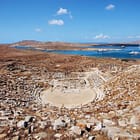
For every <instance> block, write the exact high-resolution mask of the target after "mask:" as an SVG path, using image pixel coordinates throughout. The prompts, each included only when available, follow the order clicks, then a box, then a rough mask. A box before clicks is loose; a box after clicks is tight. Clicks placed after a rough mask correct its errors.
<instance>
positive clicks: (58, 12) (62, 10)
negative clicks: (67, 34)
mask: <svg viewBox="0 0 140 140" xmlns="http://www.w3.org/2000/svg"><path fill="white" fill-rule="evenodd" d="M64 14H68V10H67V9H65V8H60V9H59V10H58V11H57V15H64Z"/></svg>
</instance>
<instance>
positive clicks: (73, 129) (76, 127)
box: [70, 126, 81, 135]
mask: <svg viewBox="0 0 140 140" xmlns="http://www.w3.org/2000/svg"><path fill="white" fill-rule="evenodd" d="M70 130H71V131H72V132H73V133H74V134H77V135H81V129H80V127H78V126H72V127H71V128H70Z"/></svg>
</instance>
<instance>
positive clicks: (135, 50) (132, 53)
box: [15, 45, 140, 59]
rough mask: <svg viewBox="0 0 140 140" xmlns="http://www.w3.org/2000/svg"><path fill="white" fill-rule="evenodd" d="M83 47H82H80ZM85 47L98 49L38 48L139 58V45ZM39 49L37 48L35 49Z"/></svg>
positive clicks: (83, 54)
mask: <svg viewBox="0 0 140 140" xmlns="http://www.w3.org/2000/svg"><path fill="white" fill-rule="evenodd" d="M15 48H17V49H33V50H36V49H34V48H33V47H27V46H26V47H25V46H15ZM82 48H83V47H82ZM85 48H98V49H99V50H47V49H46V50H40V51H43V52H47V53H56V54H66V55H80V56H89V57H102V58H121V59H140V46H136V45H134V46H130V45H129V46H111V45H109V46H106V45H102V46H85ZM37 50H39V49H37Z"/></svg>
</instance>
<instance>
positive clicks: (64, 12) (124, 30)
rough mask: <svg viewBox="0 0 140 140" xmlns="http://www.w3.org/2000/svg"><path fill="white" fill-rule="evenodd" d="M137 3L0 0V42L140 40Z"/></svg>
mask: <svg viewBox="0 0 140 140" xmlns="http://www.w3.org/2000/svg"><path fill="white" fill-rule="evenodd" d="M139 11H140V0H0V43H6V42H16V41H20V40H39V41H66V42H119V41H122V42H124V41H132V40H140V14H139Z"/></svg>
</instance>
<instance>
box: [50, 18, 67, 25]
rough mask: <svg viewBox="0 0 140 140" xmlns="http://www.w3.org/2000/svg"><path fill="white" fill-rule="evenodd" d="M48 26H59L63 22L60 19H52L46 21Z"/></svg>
mask: <svg viewBox="0 0 140 140" xmlns="http://www.w3.org/2000/svg"><path fill="white" fill-rule="evenodd" d="M48 24H50V25H59V26H61V25H64V21H63V20H61V19H52V20H49V21H48Z"/></svg>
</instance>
